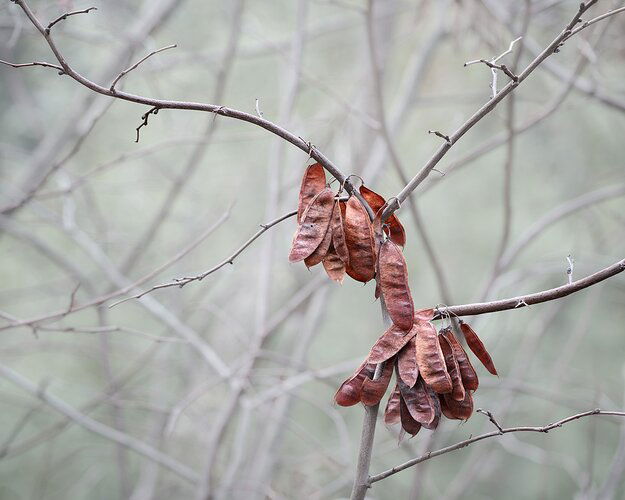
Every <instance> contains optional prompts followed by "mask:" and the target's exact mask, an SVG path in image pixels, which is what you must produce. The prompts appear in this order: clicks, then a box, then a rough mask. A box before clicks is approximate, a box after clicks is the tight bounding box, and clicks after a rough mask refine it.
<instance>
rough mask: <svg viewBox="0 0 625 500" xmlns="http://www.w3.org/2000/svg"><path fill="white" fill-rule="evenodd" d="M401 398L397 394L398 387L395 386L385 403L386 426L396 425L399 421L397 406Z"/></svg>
mask: <svg viewBox="0 0 625 500" xmlns="http://www.w3.org/2000/svg"><path fill="white" fill-rule="evenodd" d="M400 399H401V396H400V394H399V386H398V385H396V386H395V389H393V392H391V395H390V396H389V397H388V401H387V402H386V408H385V410H384V423H385V424H386V425H393V424H398V423H399V421H400V416H399V404H400V401H399V400H400Z"/></svg>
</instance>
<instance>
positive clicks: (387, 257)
mask: <svg viewBox="0 0 625 500" xmlns="http://www.w3.org/2000/svg"><path fill="white" fill-rule="evenodd" d="M378 266H379V269H380V289H381V290H382V296H383V297H384V302H385V304H386V308H387V309H388V314H389V316H390V317H391V319H392V320H393V323H394V324H395V325H396V326H397V327H399V328H400V329H402V330H405V331H408V330H410V329H411V328H412V325H413V322H414V303H413V302H412V296H411V295H410V288H408V269H407V267H406V260H405V259H404V255H403V253H402V251H401V249H400V248H399V247H398V246H397V245H396V244H395V243H393V242H392V241H390V240H387V241H385V242H384V243H383V244H382V246H381V247H380V255H379V258H378Z"/></svg>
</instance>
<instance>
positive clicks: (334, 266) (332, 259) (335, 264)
mask: <svg viewBox="0 0 625 500" xmlns="http://www.w3.org/2000/svg"><path fill="white" fill-rule="evenodd" d="M323 268H324V269H325V270H326V274H327V275H328V277H329V278H330V279H331V280H333V281H336V282H337V283H339V284H343V278H344V277H345V264H344V263H343V261H342V260H341V258H340V257H339V256H338V255H337V254H336V252H335V250H334V247H332V246H331V247H330V250H328V254H327V255H326V256H325V258H324V259H323Z"/></svg>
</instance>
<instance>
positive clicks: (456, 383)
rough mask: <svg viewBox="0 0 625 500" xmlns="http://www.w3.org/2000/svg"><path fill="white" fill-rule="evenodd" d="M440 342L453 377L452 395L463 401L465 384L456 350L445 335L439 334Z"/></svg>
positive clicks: (448, 370) (450, 374)
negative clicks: (463, 383)
mask: <svg viewBox="0 0 625 500" xmlns="http://www.w3.org/2000/svg"><path fill="white" fill-rule="evenodd" d="M438 343H439V344H440V345H441V350H442V351H443V356H444V357H445V366H447V372H448V373H449V376H450V377H451V384H452V386H453V387H452V390H451V397H452V398H454V399H455V400H456V401H462V400H463V399H464V386H463V385H462V377H461V375H460V367H459V366H458V361H457V360H456V357H455V356H454V351H453V349H452V347H451V344H450V343H449V340H447V337H445V336H444V335H439V336H438Z"/></svg>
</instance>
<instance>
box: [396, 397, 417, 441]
mask: <svg viewBox="0 0 625 500" xmlns="http://www.w3.org/2000/svg"><path fill="white" fill-rule="evenodd" d="M399 418H400V420H401V427H402V429H404V430H405V431H406V432H407V433H408V434H410V435H411V436H414V435H416V434H417V432H419V431H420V430H421V424H420V423H419V422H417V421H416V420H415V419H414V418H412V415H410V411H409V410H408V407H407V406H406V402H405V401H404V398H403V397H402V396H400V398H399Z"/></svg>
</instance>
